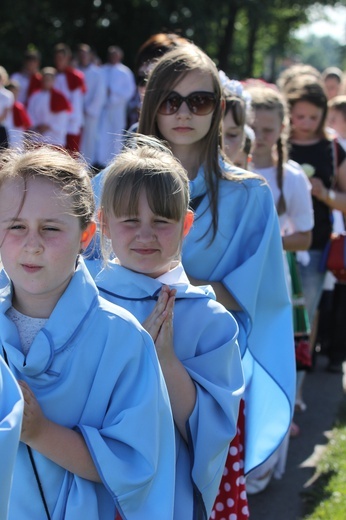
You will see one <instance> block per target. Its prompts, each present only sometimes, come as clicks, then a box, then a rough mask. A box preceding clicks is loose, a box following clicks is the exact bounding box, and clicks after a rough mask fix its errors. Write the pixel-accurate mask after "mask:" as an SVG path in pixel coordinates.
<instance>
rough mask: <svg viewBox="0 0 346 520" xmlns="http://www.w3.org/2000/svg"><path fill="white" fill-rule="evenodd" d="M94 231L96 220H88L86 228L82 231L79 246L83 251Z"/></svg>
mask: <svg viewBox="0 0 346 520" xmlns="http://www.w3.org/2000/svg"><path fill="white" fill-rule="evenodd" d="M95 232H96V222H89V224H88V225H87V227H86V229H85V230H84V231H82V235H81V241H80V246H81V249H82V250H83V251H84V250H85V249H86V248H87V247H88V245H89V244H90V242H91V240H92V238H93V236H94V235H95Z"/></svg>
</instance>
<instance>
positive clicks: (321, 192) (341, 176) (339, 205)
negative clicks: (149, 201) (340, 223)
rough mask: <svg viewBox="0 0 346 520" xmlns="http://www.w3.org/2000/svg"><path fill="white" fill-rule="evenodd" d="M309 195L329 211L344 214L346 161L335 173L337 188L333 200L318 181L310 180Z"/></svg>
mask: <svg viewBox="0 0 346 520" xmlns="http://www.w3.org/2000/svg"><path fill="white" fill-rule="evenodd" d="M310 182H311V186H312V190H311V193H312V195H314V197H316V198H317V199H318V200H320V201H321V202H324V203H325V204H327V206H329V207H330V208H331V209H338V210H339V211H342V212H343V213H346V159H345V160H344V161H343V162H342V163H341V164H340V166H339V168H338V172H337V182H336V184H337V187H338V191H335V198H334V199H332V198H330V194H329V190H328V188H326V187H325V185H324V184H323V182H322V181H321V180H320V179H315V178H312V179H310Z"/></svg>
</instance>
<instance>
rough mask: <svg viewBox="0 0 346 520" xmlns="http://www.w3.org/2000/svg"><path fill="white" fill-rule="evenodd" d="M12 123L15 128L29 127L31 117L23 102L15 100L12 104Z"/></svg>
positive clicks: (26, 128)
mask: <svg viewBox="0 0 346 520" xmlns="http://www.w3.org/2000/svg"><path fill="white" fill-rule="evenodd" d="M13 123H14V126H15V127H17V128H24V130H28V128H30V127H31V119H30V117H29V114H28V113H27V111H26V108H25V106H24V105H23V103H20V102H19V101H15V102H14V105H13Z"/></svg>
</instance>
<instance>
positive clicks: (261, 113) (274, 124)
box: [251, 108, 283, 166]
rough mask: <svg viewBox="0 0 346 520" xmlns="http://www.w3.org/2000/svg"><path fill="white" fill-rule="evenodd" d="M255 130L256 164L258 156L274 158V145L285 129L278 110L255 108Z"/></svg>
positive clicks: (254, 149) (254, 150) (254, 151)
mask: <svg viewBox="0 0 346 520" xmlns="http://www.w3.org/2000/svg"><path fill="white" fill-rule="evenodd" d="M251 126H252V128H253V131H254V132H255V141H254V146H253V156H254V161H255V166H256V158H259V157H261V158H266V157H267V158H268V161H269V162H270V160H271V158H272V151H273V147H274V146H275V145H276V143H277V141H278V139H279V138H280V135H281V132H282V130H283V124H282V121H281V118H280V115H279V112H278V111H277V110H274V109H273V110H267V109H265V108H260V109H256V110H254V116H253V123H252V125H251ZM268 166H269V164H268Z"/></svg>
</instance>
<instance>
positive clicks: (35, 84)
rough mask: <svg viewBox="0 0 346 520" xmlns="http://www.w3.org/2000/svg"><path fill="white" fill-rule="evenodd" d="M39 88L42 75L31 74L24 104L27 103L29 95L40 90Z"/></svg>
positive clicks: (37, 73)
mask: <svg viewBox="0 0 346 520" xmlns="http://www.w3.org/2000/svg"><path fill="white" fill-rule="evenodd" d="M41 87H42V74H40V73H39V72H35V74H33V75H32V76H31V78H30V81H29V87H28V92H27V95H26V103H27V102H28V99H29V97H30V96H31V94H33V93H34V92H37V91H38V90H40V89H41Z"/></svg>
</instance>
